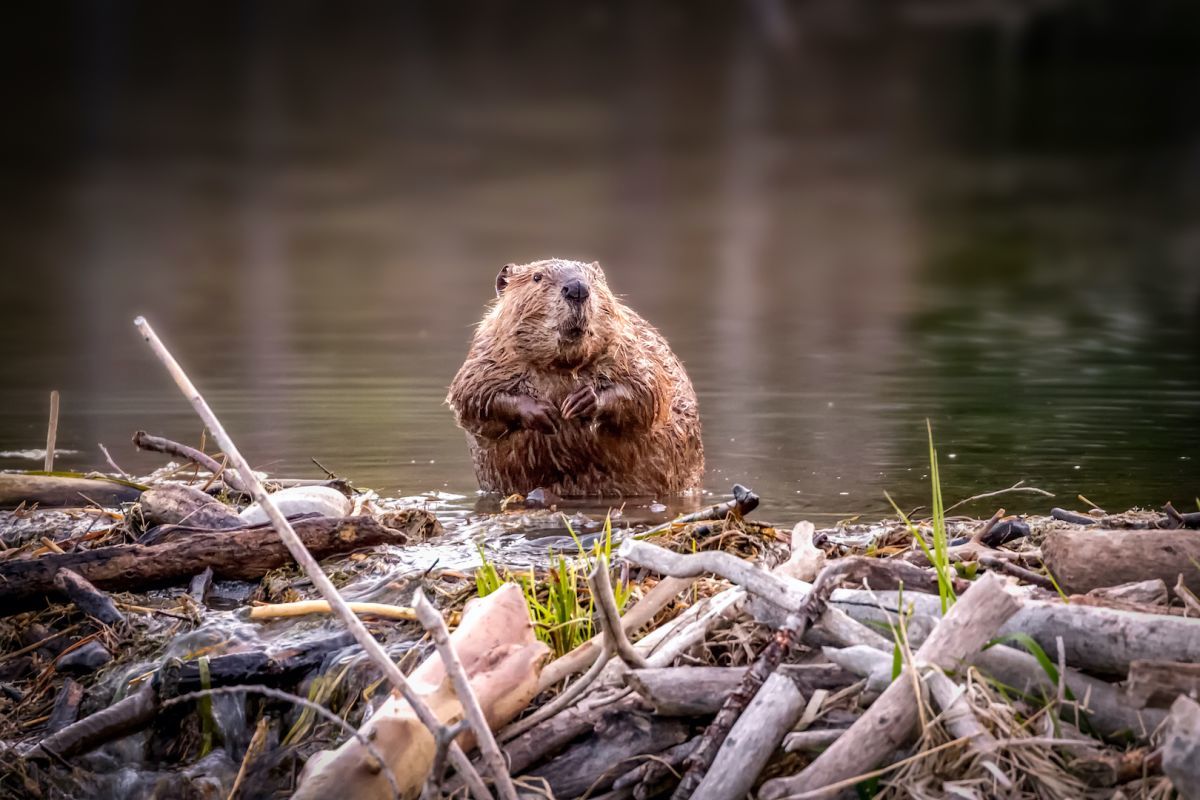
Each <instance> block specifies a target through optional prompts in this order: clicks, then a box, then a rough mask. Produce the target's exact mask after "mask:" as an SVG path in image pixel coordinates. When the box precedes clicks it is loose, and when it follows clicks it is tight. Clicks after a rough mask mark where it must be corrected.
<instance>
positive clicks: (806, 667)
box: [624, 656, 890, 717]
mask: <svg viewBox="0 0 1200 800" xmlns="http://www.w3.org/2000/svg"><path fill="white" fill-rule="evenodd" d="M889 658H890V656H889ZM889 663H890V662H889ZM747 669H749V668H748V667H665V668H659V669H635V670H630V671H629V672H627V673H626V674H625V676H624V677H625V683H626V685H627V686H629V687H630V688H631V689H633V690H634V691H635V692H637V693H638V694H639V695H641V697H642V698H643V699H644V700H645V701H646V702H647V703H649V704H650V706H651V707H652V708H653V709H654V713H656V714H659V715H662V716H665V717H703V716H708V715H710V714H715V713H717V711H719V710H720V709H721V705H722V704H723V703H724V702H725V698H726V697H727V696H729V695H730V694H731V693H732V692H734V691H736V690H737V688H738V687H739V686H740V685H741V682H742V678H744V677H745V675H746V670H747ZM776 674H778V675H784V676H786V677H787V678H789V679H790V680H791V681H792V682H793V683H794V684H796V687H797V689H799V691H800V692H801V694H804V695H810V694H812V693H813V692H814V691H816V690H817V689H844V688H846V687H847V686H849V685H850V684H852V683H854V681H855V677H854V676H853V675H852V674H851V673H849V672H847V671H846V670H844V669H842V668H841V667H839V666H837V665H835V664H784V665H783V666H781V667H779V668H778V670H777V672H776Z"/></svg>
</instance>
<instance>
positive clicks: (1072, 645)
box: [0, 320, 1200, 800]
mask: <svg viewBox="0 0 1200 800" xmlns="http://www.w3.org/2000/svg"><path fill="white" fill-rule="evenodd" d="M138 325H139V328H140V329H141V331H142V333H143V335H144V336H145V338H146V340H147V342H149V343H150V345H151V347H152V348H153V349H154V351H155V353H156V354H157V355H158V357H159V358H160V360H161V361H162V362H163V363H164V364H165V365H166V367H167V369H168V371H169V372H170V373H171V374H172V376H173V377H174V378H175V380H176V382H177V384H178V385H179V387H180V388H181V390H182V391H183V392H184V394H185V396H186V397H187V398H188V400H189V401H190V402H191V403H192V405H193V407H194V408H195V410H196V411H197V413H198V414H199V416H200V417H201V419H202V420H203V421H204V423H205V425H206V427H207V429H208V430H209V431H210V432H211V435H212V437H213V438H214V440H215V443H216V446H217V448H219V451H220V452H216V453H210V452H208V448H206V446H205V442H203V441H202V442H201V443H200V446H199V447H191V446H188V445H185V444H182V443H179V442H175V441H171V440H169V439H165V438H163V437H160V436H154V435H150V434H148V433H146V432H144V431H138V432H137V433H136V434H134V443H135V445H137V447H138V448H140V449H142V450H147V451H152V452H156V453H161V454H163V457H164V458H169V459H171V461H170V462H169V463H167V464H165V465H164V466H163V467H162V468H160V469H158V470H156V471H154V472H153V473H151V474H149V475H144V476H140V477H133V476H130V475H128V474H125V473H123V472H122V471H121V470H120V467H119V466H118V465H117V464H116V463H113V464H112V466H113V469H114V472H113V473H112V474H96V473H93V474H86V475H85V474H69V473H55V472H53V471H52V461H53V456H52V455H48V457H47V459H46V462H47V463H46V470H44V471H40V472H8V473H0V508H3V509H5V510H3V511H0V546H2V548H3V550H2V551H0V610H2V611H3V621H2V622H0V626H2V627H0V630H2V634H0V642H3V651H2V653H0V704H3V705H2V707H3V712H4V713H3V715H2V717H0V742H2V743H3V745H2V746H3V753H4V759H3V762H2V766H0V796H3V797H14V798H16V797H21V798H26V797H36V798H90V797H94V798H108V797H122V798H273V797H293V798H301V799H304V798H328V797H345V798H393V797H404V798H412V797H417V796H418V795H419V796H421V797H423V798H430V800H432V798H437V797H450V796H457V797H467V796H470V797H472V798H474V800H486V798H488V797H496V798H501V799H502V800H514V799H515V798H517V797H518V796H523V797H531V798H532V797H543V798H560V799H561V800H569V799H570V798H584V797H588V798H595V797H602V798H629V797H632V798H637V800H647V799H648V798H652V797H668V796H669V797H671V798H672V799H673V800H686V798H705V800H737V798H741V797H746V796H754V797H757V798H761V800H781V799H782V798H808V797H838V796H847V797H854V796H860V797H920V798H926V797H928V798H940V797H948V796H955V797H965V798H992V797H1006V798H1026V797H1029V798H1082V797H1088V798H1090V797H1096V798H1100V797H1106V798H1107V797H1126V798H1135V797H1136V798H1143V797H1144V798H1152V797H1153V798H1159V797H1161V798H1167V797H1173V796H1180V797H1189V798H1190V797H1200V705H1198V704H1197V702H1196V694H1197V692H1198V691H1200V622H1198V621H1197V619H1196V618H1197V616H1198V615H1200V599H1198V598H1197V594H1196V593H1197V592H1200V533H1198V532H1197V529H1200V511H1191V510H1184V511H1180V510H1177V509H1176V507H1175V506H1173V505H1171V504H1170V503H1168V504H1167V505H1166V506H1165V507H1164V508H1163V509H1162V510H1161V511H1142V510H1132V511H1127V512H1124V513H1120V514H1111V515H1110V514H1107V513H1105V512H1104V511H1102V510H1100V509H1098V508H1095V507H1091V508H1085V509H1083V510H1082V511H1071V510H1064V509H1062V508H1049V507H1048V508H1047V510H1048V511H1049V513H1048V514H1047V515H1046V516H1009V515H1006V514H1005V511H1004V509H1002V508H997V509H996V510H995V513H993V514H991V516H990V517H988V518H987V519H976V518H972V517H968V516H956V515H954V512H955V511H956V510H957V509H959V508H961V507H963V505H964V504H965V503H967V502H970V503H972V504H973V506H972V507H979V504H981V503H998V502H1001V501H1002V499H1003V497H1004V496H1006V495H1012V494H1016V493H1025V494H1032V495H1035V496H1037V497H1038V498H1039V500H1045V502H1046V503H1047V506H1049V504H1050V503H1051V502H1052V501H1051V500H1050V499H1049V498H1046V497H1043V496H1044V495H1046V494H1048V493H1046V492H1044V491H1042V490H1040V489H1037V488H1034V487H1028V486H1024V485H1023V484H1017V485H1015V486H1012V487H1009V488H1008V489H1002V490H998V491H992V492H984V493H982V494H979V495H976V496H974V497H971V498H967V499H966V500H964V501H960V502H958V503H952V504H951V505H946V503H945V502H944V500H943V498H942V492H941V485H940V480H939V475H938V456H937V452H936V450H935V449H934V440H933V432H932V429H931V430H930V431H929V460H930V494H929V497H930V500H929V501H928V503H925V504H923V505H921V506H918V507H916V508H911V507H910V510H908V511H907V512H906V511H904V510H902V509H901V508H900V507H899V506H898V505H896V503H894V502H893V507H894V509H895V517H894V518H892V519H883V520H880V521H877V522H871V523H868V522H864V521H862V520H860V519H852V520H843V521H841V522H839V523H837V524H836V525H833V526H831V527H827V528H825V529H821V530H818V529H817V528H816V527H815V526H814V525H813V524H812V523H810V522H808V521H805V520H775V521H774V522H769V521H767V520H765V519H760V518H759V517H758V516H757V515H756V514H755V512H756V510H757V508H758V506H759V497H758V496H757V495H756V494H755V493H754V492H753V491H751V490H749V489H747V488H746V487H744V486H740V485H735V486H733V487H732V497H731V498H729V499H727V500H725V501H724V502H719V503H716V504H714V505H712V506H710V507H708V508H703V509H700V510H698V511H695V512H693V513H689V514H686V515H683V516H681V517H678V518H675V519H673V520H670V521H668V522H666V523H663V524H658V525H652V524H644V523H643V522H642V521H641V520H640V519H639V518H638V516H637V514H638V513H640V512H639V510H638V509H637V508H634V507H632V506H631V507H630V508H628V509H627V508H625V507H624V506H621V507H613V508H608V507H600V508H601V511H600V513H595V512H594V511H593V510H592V509H590V508H584V507H582V506H575V507H572V506H569V505H567V504H564V503H562V501H560V500H559V499H558V498H556V497H554V496H553V495H552V494H551V493H550V492H546V491H540V490H539V491H538V492H534V493H531V494H530V495H529V496H528V497H522V496H519V495H513V496H510V497H507V498H505V499H504V500H503V501H502V502H500V503H499V505H498V507H496V508H495V509H492V510H490V511H486V510H479V509H477V510H476V511H475V512H473V513H472V512H470V511H468V510H466V509H465V508H464V507H463V505H462V504H461V503H460V502H455V501H456V500H461V498H448V497H445V496H440V495H430V496H424V497H416V498H383V497H379V496H378V495H377V494H375V493H374V492H371V491H367V490H363V489H359V488H356V487H354V486H353V485H352V484H351V483H350V482H349V481H347V480H345V479H341V478H338V477H337V476H334V475H332V474H329V475H328V478H327V479H324V480H287V479H281V478H278V477H272V476H268V475H266V474H263V473H260V472H256V471H254V470H253V469H251V467H250V466H249V464H248V463H247V462H246V461H245V459H244V458H243V457H242V455H241V453H240V452H239V451H238V450H237V447H236V445H235V443H234V442H233V441H232V440H231V439H230V438H229V436H228V434H227V433H226V432H225V430H224V428H223V426H222V425H221V423H220V420H219V419H217V417H216V416H215V415H214V414H213V413H212V411H211V410H210V409H209V407H208V405H207V404H206V403H205V401H204V400H203V398H202V397H201V396H200V395H199V393H198V392H197V391H196V389H195V387H194V386H192V384H191V382H190V381H189V380H188V378H187V376H186V375H185V374H184V373H183V371H182V369H181V368H180V367H179V365H178V364H177V363H175V361H174V359H173V358H172V357H171V356H170V354H169V353H168V352H167V351H166V349H165V348H164V347H163V345H162V344H161V342H159V341H158V339H157V337H156V336H155V335H154V333H153V331H152V330H151V329H150V327H149V326H148V325H147V324H146V323H145V322H144V321H142V320H139V322H138ZM55 426H56V419H55V417H54V416H53V414H52V418H51V426H50V433H49V436H48V445H47V453H49V454H53V452H54V435H55V434H54V431H55ZM890 499H891V498H889V500H890ZM908 500H909V501H911V499H908ZM1081 502H1082V499H1081Z"/></svg>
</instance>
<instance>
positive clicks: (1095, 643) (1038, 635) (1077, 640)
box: [831, 534, 1200, 675]
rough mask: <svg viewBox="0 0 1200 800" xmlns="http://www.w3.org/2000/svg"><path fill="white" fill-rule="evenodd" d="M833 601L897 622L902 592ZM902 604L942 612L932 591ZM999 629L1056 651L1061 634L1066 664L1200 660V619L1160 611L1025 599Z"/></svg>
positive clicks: (1113, 671)
mask: <svg viewBox="0 0 1200 800" xmlns="http://www.w3.org/2000/svg"><path fill="white" fill-rule="evenodd" d="M1141 535H1143V536H1147V535H1149V536H1153V535H1155V534H1141ZM831 603H832V605H834V606H836V607H837V608H839V609H841V610H842V611H845V612H846V613H847V614H849V615H850V616H851V617H853V618H854V619H856V620H858V621H859V622H865V623H868V624H884V625H895V624H896V622H897V619H896V610H897V608H898V607H899V603H900V596H899V595H898V594H897V593H896V592H864V591H861V590H856V589H839V590H837V591H835V592H834V593H833V598H832V600H831ZM903 604H904V608H905V611H906V613H907V612H911V613H912V614H914V615H915V616H918V617H921V616H925V617H931V618H932V617H938V616H940V615H941V603H940V601H939V599H938V598H937V597H935V596H933V595H929V594H918V593H917V592H905V593H904V597H903ZM1000 633H1001V635H1004V634H1009V633H1025V634H1028V635H1029V636H1031V637H1032V638H1033V639H1034V641H1036V642H1037V643H1038V644H1039V645H1040V646H1041V647H1042V649H1043V650H1045V651H1046V652H1047V653H1057V652H1058V644H1057V639H1058V638H1060V637H1061V638H1062V641H1063V649H1064V652H1065V654H1066V660H1067V663H1068V664H1070V665H1071V666H1073V667H1078V668H1079V669H1085V670H1088V671H1094V672H1100V673H1107V674H1110V675H1124V674H1125V673H1126V672H1127V671H1128V670H1129V665H1130V663H1132V662H1133V661H1136V660H1147V661H1193V662H1195V661H1200V620H1196V619H1187V618H1183V617H1175V616H1166V615H1162V614H1145V613H1140V612H1134V611H1123V610H1117V609H1112V608H1104V607H1101V606H1085V605H1080V604H1076V603H1070V604H1068V603H1063V602H1061V601H1059V600H1053V601H1043V600H1028V599H1027V600H1023V601H1022V602H1021V609H1020V610H1019V611H1018V612H1017V613H1016V614H1014V615H1013V617H1012V618H1011V619H1010V620H1008V622H1006V623H1004V625H1003V626H1001V628H1000Z"/></svg>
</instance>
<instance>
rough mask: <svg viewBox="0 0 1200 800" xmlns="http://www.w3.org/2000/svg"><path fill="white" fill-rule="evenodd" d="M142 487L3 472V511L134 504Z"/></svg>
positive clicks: (0, 486)
mask: <svg viewBox="0 0 1200 800" xmlns="http://www.w3.org/2000/svg"><path fill="white" fill-rule="evenodd" d="M142 489H143V487H141V486H138V485H137V484H131V483H129V482H128V481H118V480H109V479H105V478H67V477H62V476H60V475H31V474H29V473H23V472H0V508H16V507H17V506H19V505H21V504H22V503H25V504H26V505H30V506H31V505H34V504H35V503H36V504H37V505H39V506H41V507H42V508H79V507H83V506H90V505H96V504H98V505H101V506H105V507H111V506H117V505H120V504H121V503H132V502H133V501H134V500H137V499H138V497H139V496H140V495H141V494H142Z"/></svg>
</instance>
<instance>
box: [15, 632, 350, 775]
mask: <svg viewBox="0 0 1200 800" xmlns="http://www.w3.org/2000/svg"><path fill="white" fill-rule="evenodd" d="M352 642H353V639H352V638H351V637H350V636H349V635H348V634H344V633H343V634H338V635H337V636H332V637H327V638H324V639H318V640H316V641H309V642H306V643H304V644H300V645H296V646H295V647H289V648H285V649H282V650H275V651H272V652H270V653H264V652H262V651H259V650H253V651H246V652H241V653H228V654H225V655H220V656H214V657H212V658H210V659H209V661H208V667H207V670H206V672H207V675H202V673H201V669H200V665H199V663H198V662H197V661H187V662H168V663H167V664H166V665H164V666H163V667H162V669H160V670H159V671H158V672H157V673H155V675H154V677H153V679H152V680H150V681H148V682H147V683H146V684H144V685H143V686H141V687H140V688H138V689H137V690H136V691H134V692H133V693H132V694H130V695H129V696H127V697H125V698H124V699H122V700H119V701H118V702H116V703H113V704H112V705H110V706H108V707H107V708H104V709H102V710H100V711H97V712H96V713H94V714H92V715H90V716H88V717H85V718H84V719H81V720H79V721H78V722H73V723H72V724H70V725H68V726H66V727H64V728H63V729H62V730H61V731H57V732H54V733H53V735H51V736H47V737H46V738H45V739H43V740H42V742H41V744H39V745H38V747H37V748H35V749H34V750H33V751H32V752H31V756H38V755H44V754H46V753H48V752H53V753H54V754H55V755H57V756H61V757H63V758H70V757H72V756H75V755H78V754H79V753H85V752H87V751H89V750H92V749H94V748H96V747H99V746H100V745H102V744H106V743H108V742H110V741H112V740H114V739H119V738H121V737H122V736H126V735H128V734H130V733H133V732H134V731H137V730H140V729H142V728H145V727H146V726H148V725H150V724H151V723H152V722H154V720H155V719H156V718H157V716H158V714H159V712H160V711H161V710H162V703H163V702H165V701H166V700H168V699H170V698H173V697H178V696H180V695H183V694H187V693H188V692H194V691H197V690H200V689H203V688H207V687H209V686H231V685H240V684H282V683H285V682H287V681H292V680H295V679H296V678H298V677H299V676H300V675H303V674H304V673H306V672H309V671H311V670H313V669H316V668H317V667H319V666H320V665H321V664H322V663H323V662H324V661H325V659H326V658H327V657H328V656H329V653H330V652H332V651H333V650H337V649H340V648H342V647H346V646H347V645H349V644H351V643H352Z"/></svg>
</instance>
